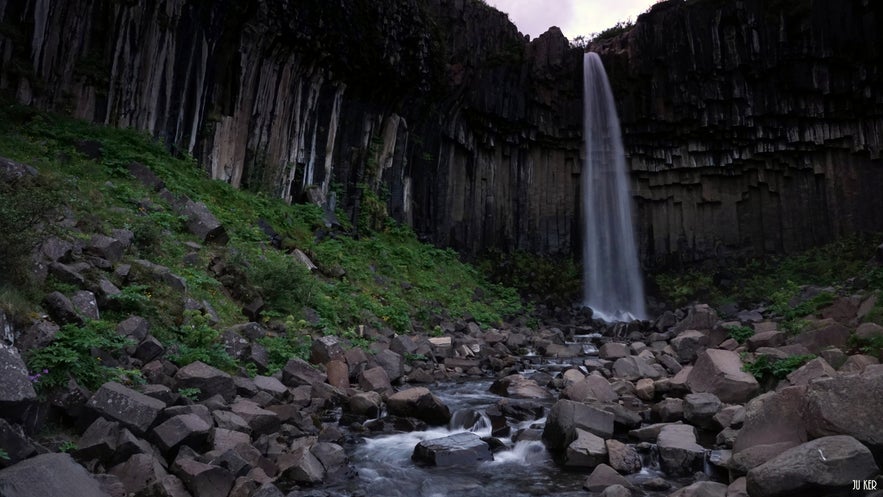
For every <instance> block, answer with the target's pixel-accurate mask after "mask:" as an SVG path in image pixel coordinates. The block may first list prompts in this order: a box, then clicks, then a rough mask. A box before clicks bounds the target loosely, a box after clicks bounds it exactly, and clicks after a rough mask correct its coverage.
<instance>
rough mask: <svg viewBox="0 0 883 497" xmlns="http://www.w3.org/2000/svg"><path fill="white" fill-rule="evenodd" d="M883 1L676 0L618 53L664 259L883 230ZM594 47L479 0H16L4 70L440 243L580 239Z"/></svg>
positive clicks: (283, 192)
mask: <svg viewBox="0 0 883 497" xmlns="http://www.w3.org/2000/svg"><path fill="white" fill-rule="evenodd" d="M881 19H883V6H881V5H880V4H879V2H873V1H869V0H846V1H843V2H827V1H811V0H803V1H797V0H779V1H760V0H744V1H736V2H721V1H717V0H691V1H687V2H684V1H680V0H673V1H669V2H663V3H660V4H657V5H656V6H654V8H653V9H652V11H651V12H649V13H648V14H646V15H644V16H641V17H640V18H639V19H638V21H637V23H636V24H635V26H634V27H633V28H632V29H631V30H629V31H628V32H626V33H625V34H623V35H621V36H619V37H617V38H614V39H608V40H606V41H603V42H601V41H597V42H596V43H595V45H594V46H593V47H592V48H593V49H594V50H595V51H599V52H601V54H602V58H603V59H604V63H605V65H607V69H608V73H609V74H610V77H611V80H612V81H611V83H612V86H613V92H614V96H615V98H616V99H617V103H618V106H619V110H620V114H621V116H622V121H623V135H624V139H625V146H626V155H627V157H628V160H629V166H630V168H631V172H632V174H631V180H632V184H633V194H634V195H635V198H636V201H637V202H636V204H637V206H638V210H637V213H636V216H635V219H636V222H637V234H638V240H639V245H640V247H639V250H640V256H641V259H642V260H643V262H644V263H645V264H658V263H664V262H670V261H672V260H700V259H704V258H708V257H714V256H716V255H719V254H722V253H727V254H741V253H755V254H756V253H761V252H769V251H788V250H794V249H798V248H802V247H806V246H809V245H812V244H816V243H819V242H822V241H827V240H830V239H832V238H835V237H837V236H839V235H842V234H845V233H849V232H853V231H856V230H863V229H883V214H881V212H883V200H881V197H883V196H881V195H879V193H878V192H879V191H881V190H883V167H881V161H880V142H881V139H880V135H881V133H883V101H881V99H883V91H881V80H883V76H881V67H883V64H881V53H880V50H881V48H880V47H883V30H881V29H879V24H880V22H879V21H880V20H881ZM581 74H582V51H581V50H580V49H576V48H572V47H571V46H570V45H569V43H568V41H567V40H566V39H565V38H564V37H563V35H561V33H560V31H558V30H557V29H552V30H550V31H549V32H547V33H546V34H545V35H543V36H541V37H540V38H538V39H536V40H533V41H527V40H526V39H525V38H524V37H522V36H521V35H520V34H519V33H518V31H517V29H516V28H515V26H513V25H512V24H511V23H510V22H509V21H508V19H507V18H506V16H505V15H504V14H501V13H499V12H497V11H495V10H493V9H491V8H489V7H487V6H486V5H484V4H483V3H482V2H479V1H477V0H390V1H384V2H376V1H371V0H335V1H328V0H300V1H297V2H290V1H286V0H252V1H249V2H234V1H215V2H205V1H200V0H147V1H141V2H120V1H112V0H71V1H67V2H54V1H50V0H0V89H3V90H5V91H6V92H8V93H11V94H14V95H15V96H16V98H17V99H18V100H19V101H21V102H24V103H27V104H30V105H35V106H39V107H41V108H51V109H56V110H60V111H65V112H69V113H72V114H74V115H76V116H79V117H83V118H87V119H90V120H94V121H98V122H103V123H107V124H109V125H114V126H130V127H135V128H139V129H143V130H145V131H147V132H149V133H151V134H152V135H154V136H156V137H157V138H159V139H161V140H163V141H164V142H165V143H167V144H168V145H169V146H170V147H172V148H174V149H176V150H178V151H180V152H182V153H191V154H192V155H194V156H195V157H196V158H197V159H198V160H199V161H200V163H201V164H203V165H204V166H205V168H206V169H207V171H208V172H209V173H210V174H211V176H212V177H214V178H217V179H220V180H223V181H228V182H230V183H232V184H234V185H236V186H239V187H245V188H251V189H260V190H263V191H266V192H268V193H271V194H273V195H277V196H280V197H283V198H285V199H286V200H288V201H301V200H302V199H304V198H311V199H313V200H319V201H321V199H322V198H328V197H329V196H330V195H331V193H332V192H336V193H337V194H338V202H339V205H342V206H343V207H344V208H345V209H346V210H347V212H348V213H349V214H350V215H351V216H354V217H355V216H357V214H358V213H359V212H362V213H365V212H377V213H378V214H380V213H382V211H383V210H384V209H385V210H386V211H388V212H389V213H390V214H391V215H392V216H393V217H395V218H397V219H399V220H401V221H403V222H406V223H409V224H411V225H412V226H413V227H414V228H415V230H416V231H417V232H418V233H419V234H421V235H423V236H424V237H425V238H426V239H427V240H431V241H433V242H435V243H438V244H441V245H448V246H452V247H454V248H456V249H458V250H461V251H464V252H468V253H476V252H480V251H482V250H484V249H488V248H500V249H504V250H511V249H524V250H529V251H533V252H545V253H558V254H578V253H579V252H580V246H579V245H580V244H581V241H580V239H581V235H580V226H581V225H582V224H581V220H580V216H581V214H580V212H581V207H580V187H579V185H580V175H581V171H582V162H583V158H582V151H581V143H582V136H581V135H582V130H581V128H582V126H581V123H582V116H581V109H582V105H581V87H580V85H581Z"/></svg>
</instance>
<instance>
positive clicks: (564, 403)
mask: <svg viewBox="0 0 883 497" xmlns="http://www.w3.org/2000/svg"><path fill="white" fill-rule="evenodd" d="M613 419H614V415H613V413H610V412H607V411H605V410H603V409H599V408H597V407H594V406H590V405H588V404H582V403H579V402H574V401H572V400H559V401H558V402H556V403H555V405H553V406H552V410H551V411H550V412H549V416H548V418H547V420H546V426H545V427H544V428H543V441H544V442H545V443H546V446H547V447H549V449H551V450H564V449H565V448H566V447H567V446H568V445H570V443H571V442H573V441H574V440H576V437H577V432H576V430H577V428H579V429H582V430H585V431H588V432H591V433H594V434H595V435H597V436H599V437H601V438H604V439H607V438H610V437H612V436H613Z"/></svg>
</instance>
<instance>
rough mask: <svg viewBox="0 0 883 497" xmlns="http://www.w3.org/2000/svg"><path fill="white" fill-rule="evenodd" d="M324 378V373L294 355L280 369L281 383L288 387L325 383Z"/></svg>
mask: <svg viewBox="0 0 883 497" xmlns="http://www.w3.org/2000/svg"><path fill="white" fill-rule="evenodd" d="M326 378H327V377H326V376H325V373H322V372H321V371H319V370H317V369H316V368H314V367H313V366H311V365H310V363H308V362H307V361H304V360H303V359H298V358H296V357H295V358H292V359H290V360H289V361H288V362H287V363H286V364H285V367H284V368H283V369H282V383H285V384H286V385H287V386H289V387H299V386H301V385H310V386H312V385H315V384H316V383H325V379H326Z"/></svg>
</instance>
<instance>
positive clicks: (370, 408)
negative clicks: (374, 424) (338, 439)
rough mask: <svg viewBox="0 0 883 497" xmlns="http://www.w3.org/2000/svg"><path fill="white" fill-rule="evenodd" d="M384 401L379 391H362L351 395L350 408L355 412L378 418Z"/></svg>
mask: <svg viewBox="0 0 883 497" xmlns="http://www.w3.org/2000/svg"><path fill="white" fill-rule="evenodd" d="M382 403H383V399H381V397H380V394H379V393H377V392H360V393H357V394H355V395H353V396H352V397H350V400H349V408H350V411H351V412H352V413H353V414H358V415H361V416H365V417H368V418H376V417H377V416H379V415H380V407H381V405H382Z"/></svg>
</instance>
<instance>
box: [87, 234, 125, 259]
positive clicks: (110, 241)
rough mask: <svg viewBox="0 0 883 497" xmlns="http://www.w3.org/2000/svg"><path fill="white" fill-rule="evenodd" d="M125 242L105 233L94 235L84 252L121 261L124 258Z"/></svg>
mask: <svg viewBox="0 0 883 497" xmlns="http://www.w3.org/2000/svg"><path fill="white" fill-rule="evenodd" d="M123 250H124V248H123V244H122V242H120V241H119V240H117V239H116V238H111V237H109V236H105V235H93V236H92V239H91V240H90V241H89V244H88V245H87V246H86V247H85V248H84V249H83V252H85V253H87V254H91V255H94V256H97V257H101V258H102V259H107V260H108V261H110V262H119V261H120V260H122V258H123Z"/></svg>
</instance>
